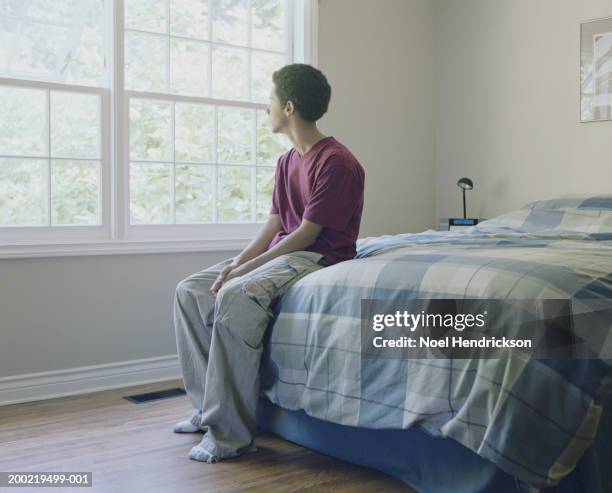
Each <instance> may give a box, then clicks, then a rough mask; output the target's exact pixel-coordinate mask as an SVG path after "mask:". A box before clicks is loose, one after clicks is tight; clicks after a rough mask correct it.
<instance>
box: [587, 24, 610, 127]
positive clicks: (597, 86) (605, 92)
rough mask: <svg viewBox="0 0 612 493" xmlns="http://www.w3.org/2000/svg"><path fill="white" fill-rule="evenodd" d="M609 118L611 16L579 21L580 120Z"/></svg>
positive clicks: (589, 120)
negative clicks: (580, 22)
mask: <svg viewBox="0 0 612 493" xmlns="http://www.w3.org/2000/svg"><path fill="white" fill-rule="evenodd" d="M601 120H612V17H608V18H605V19H597V20H593V21H587V22H583V23H582V24H580V121H583V122H593V121H601Z"/></svg>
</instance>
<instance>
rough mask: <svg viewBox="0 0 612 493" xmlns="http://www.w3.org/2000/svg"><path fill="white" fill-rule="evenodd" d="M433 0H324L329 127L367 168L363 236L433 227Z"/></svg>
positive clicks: (322, 56)
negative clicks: (329, 100)
mask: <svg viewBox="0 0 612 493" xmlns="http://www.w3.org/2000/svg"><path fill="white" fill-rule="evenodd" d="M434 4H435V2H434V1H432V0H376V1H372V0H320V4H319V68H320V69H321V70H322V71H323V73H325V74H326V76H327V78H328V80H329V81H330V84H331V86H332V99H331V103H330V109H329V113H328V114H327V115H326V116H325V117H323V120H322V121H321V129H322V131H323V132H324V133H328V134H333V135H334V136H335V137H336V138H338V140H340V141H341V142H343V143H344V144H345V145H347V146H348V147H349V148H350V149H351V150H352V151H353V153H354V154H355V155H356V157H357V159H359V161H360V162H361V164H362V165H363V167H364V168H365V171H366V185H365V188H366V190H365V204H364V211H363V217H362V225H361V231H360V236H371V235H379V234H396V233H406V232H419V231H423V230H425V229H427V228H430V227H433V226H434V225H435V223H436V220H435V214H434V193H433V192H434V170H435V164H434V163H435V154H434V152H435V140H434V139H435V121H434V118H435V109H434V106H435V84H434V78H433V77H434V68H435V65H434V50H435V46H434V41H435V30H434V6H435V5H434Z"/></svg>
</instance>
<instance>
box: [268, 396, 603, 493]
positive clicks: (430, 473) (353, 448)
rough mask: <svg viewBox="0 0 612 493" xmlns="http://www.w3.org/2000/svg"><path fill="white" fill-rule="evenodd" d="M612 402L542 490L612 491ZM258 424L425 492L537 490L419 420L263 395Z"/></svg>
mask: <svg viewBox="0 0 612 493" xmlns="http://www.w3.org/2000/svg"><path fill="white" fill-rule="evenodd" d="M611 401H612V400H611ZM610 404H612V402H610ZM611 408H612V406H605V413H604V416H602V420H601V423H600V428H599V432H598V437H597V440H596V441H595V442H594V444H593V446H592V447H590V448H589V449H588V450H587V452H586V453H585V455H584V456H583V457H582V459H581V461H580V462H579V463H578V465H577V466H576V468H575V469H574V471H572V473H571V474H570V475H568V476H566V477H565V478H564V479H563V481H561V483H560V484H559V485H557V486H556V487H551V488H546V489H544V490H541V491H542V492H543V493H610V492H612V472H611V471H610V464H611V458H612V409H611ZM257 424H258V426H259V429H260V431H265V432H270V433H274V434H276V435H279V436H280V437H282V438H284V439H286V440H289V441H290V442H294V443H297V444H299V445H302V446H304V447H307V448H309V449H313V450H316V451H318V452H321V453H323V454H327V455H331V456H333V457H336V458H338V459H342V460H345V461H347V462H351V463H354V464H358V465H361V466H365V467H370V468H373V469H378V470H380V471H383V472H385V473H387V474H390V475H391V476H395V477H397V478H399V479H400V480H402V481H404V482H405V483H406V484H407V485H409V486H410V487H411V488H413V489H415V490H417V491H419V492H420V493H447V492H448V493H479V492H487V493H489V492H491V493H516V492H531V491H536V490H533V489H532V490H530V489H529V488H528V487H527V485H525V484H524V483H522V482H521V481H519V480H517V479H516V478H514V477H512V476H510V475H509V474H507V473H505V472H503V471H502V470H501V469H499V468H498V467H497V466H495V465H494V464H493V463H492V462H490V461H488V460H486V459H484V458H482V457H480V456H479V455H477V454H476V453H474V452H472V451H471V450H469V449H468V448H466V447H464V446H463V445H461V444H460V443H458V442H456V441H455V440H452V439H447V438H441V437H434V436H432V435H431V434H429V433H427V432H426V431H424V429H423V428H421V427H418V426H415V427H412V428H409V429H403V430H385V429H372V428H359V427H353V426H345V425H340V424H336V423H332V422H329V421H323V420H320V419H317V418H313V417H312V416H309V415H308V414H306V413H305V412H304V411H302V410H299V411H290V410H286V409H283V408H281V407H279V406H276V405H275V404H273V403H271V402H270V401H269V399H267V398H266V397H265V396H263V395H262V396H261V397H260V400H259V406H258V409H257Z"/></svg>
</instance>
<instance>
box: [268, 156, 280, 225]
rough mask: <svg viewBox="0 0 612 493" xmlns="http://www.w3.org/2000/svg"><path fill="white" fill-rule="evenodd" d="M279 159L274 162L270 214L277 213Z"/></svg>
mask: <svg viewBox="0 0 612 493" xmlns="http://www.w3.org/2000/svg"><path fill="white" fill-rule="evenodd" d="M280 166H281V165H280V159H279V160H278V161H277V163H276V171H275V173H274V189H273V190H272V208H271V209H270V214H278V213H279V209H278V202H279V200H278V188H279V187H280V178H279V177H280Z"/></svg>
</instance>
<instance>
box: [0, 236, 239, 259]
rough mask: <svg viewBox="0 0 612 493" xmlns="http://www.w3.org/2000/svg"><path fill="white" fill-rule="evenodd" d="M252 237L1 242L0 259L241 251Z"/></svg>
mask: <svg viewBox="0 0 612 493" xmlns="http://www.w3.org/2000/svg"><path fill="white" fill-rule="evenodd" d="M250 241H251V238H229V239H207V240H201V239H200V240H194V239H186V240H157V241H155V240H106V241H96V242H91V241H89V242H70V243H68V242H66V243H44V244H40V243H38V244H37V243H30V244H4V245H0V259H11V258H31V257H72V256H83V255H126V254H145V253H183V252H223V251H234V250H242V249H243V248H244V247H245V246H246V245H248V244H249V242H250Z"/></svg>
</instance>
